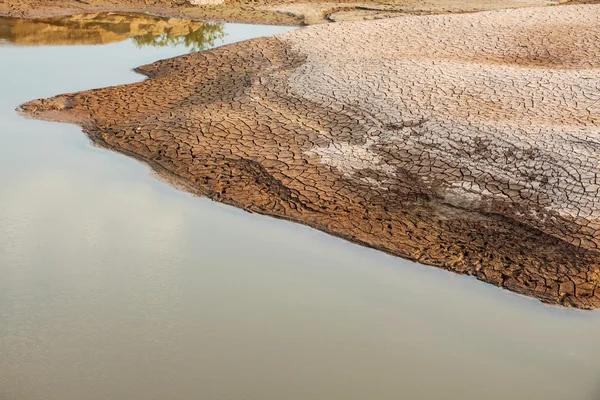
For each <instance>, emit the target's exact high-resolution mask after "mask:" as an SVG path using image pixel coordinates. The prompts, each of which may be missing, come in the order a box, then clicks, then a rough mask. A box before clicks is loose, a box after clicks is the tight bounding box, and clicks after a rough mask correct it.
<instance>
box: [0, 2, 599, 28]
mask: <svg viewBox="0 0 600 400" xmlns="http://www.w3.org/2000/svg"><path fill="white" fill-rule="evenodd" d="M568 1H569V0H485V1H484V0H429V1H423V0H347V1H345V2H330V1H327V0H302V1H294V0H52V1H48V0H0V16H8V17H21V18H41V17H55V16H65V15H73V14H82V13H98V12H116V11H119V12H143V13H152V14H156V15H160V16H165V17H177V18H189V19H194V20H202V21H229V22H247V23H262V24H273V25H312V24H322V23H326V22H331V21H342V20H362V19H378V18H390V17H397V16H402V15H406V14H417V15H418V14H439V13H461V12H475V11H486V10H499V9H507V8H519V7H537V6H553V5H560V4H564V3H566V2H568ZM572 1H573V0H572ZM576 1H578V2H581V3H590V2H591V3H593V2H596V1H597V0H576ZM194 4H198V5H194Z"/></svg>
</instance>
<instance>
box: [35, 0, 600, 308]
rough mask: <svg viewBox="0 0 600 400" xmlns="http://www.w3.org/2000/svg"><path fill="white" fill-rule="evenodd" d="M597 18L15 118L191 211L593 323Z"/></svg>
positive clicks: (200, 63) (264, 46) (353, 43)
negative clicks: (482, 284) (234, 217)
mask: <svg viewBox="0 0 600 400" xmlns="http://www.w3.org/2000/svg"><path fill="white" fill-rule="evenodd" d="M599 11H600V8H598V6H567V7H560V8H536V9H522V10H512V11H502V12H489V13H487V12H486V13H478V14H466V15H440V16H421V17H402V18H395V19H389V20H382V21H377V22H358V23H347V24H334V25H327V26H316V27H310V28H306V29H302V30H298V31H294V32H290V33H287V34H284V35H280V36H278V37H275V38H268V39H265V38H263V39H255V40H251V41H247V42H243V43H238V44H235V45H231V46H226V47H222V48H218V49H215V50H211V51H208V52H202V53H196V54H191V55H188V56H184V57H180V58H176V59H171V60H164V61H160V62H157V63H154V64H151V65H147V66H144V67H141V68H140V69H139V70H140V72H142V73H144V74H146V75H148V76H149V77H150V79H149V80H147V81H145V82H141V83H137V84H133V85H126V86H119V87H112V88H106V89H99V90H92V91H87V92H81V93H77V94H69V95H63V96H58V97H57V98H54V99H51V100H39V101H34V102H31V103H29V104H27V105H25V106H24V107H23V110H24V112H25V113H27V114H28V115H31V116H36V117H38V118H46V119H58V120H62V121H69V122H75V123H78V124H80V125H82V126H83V127H84V130H85V131H86V132H88V134H89V135H90V137H91V138H92V139H93V140H94V141H95V142H97V143H100V144H102V145H104V146H106V147H108V148H111V149H114V150H117V151H120V152H123V153H125V154H129V155H132V156H135V157H137V158H140V159H142V160H145V161H147V162H148V163H150V164H151V165H152V166H153V167H154V168H156V169H157V170H158V171H159V172H161V173H163V174H168V175H169V176H171V177H172V178H173V179H174V180H175V181H176V182H178V183H180V184H184V185H186V188H187V189H188V190H191V191H193V192H196V193H198V194H202V195H205V196H208V197H211V198H213V199H216V200H219V201H223V202H226V203H229V204H234V205H236V206H239V207H243V208H245V209H247V210H249V211H255V212H259V213H264V214H269V215H273V216H277V217H280V218H285V219H289V220H292V221H297V222H301V223H304V224H307V225H310V226H313V227H315V228H317V229H321V230H323V231H326V232H330V233H332V234H335V235H338V236H341V237H344V238H347V239H349V240H352V241H354V242H357V243H361V244H364V245H368V246H372V247H375V248H379V249H381V250H384V251H387V252H389V253H392V254H395V255H398V256H402V257H405V258H409V259H414V260H418V261H420V262H422V263H426V264H430V265H434V266H438V267H442V268H445V269H449V270H452V271H455V272H458V273H462V274H470V275H474V276H476V277H477V278H478V279H480V280H483V281H486V282H490V283H493V284H496V285H499V286H502V287H505V288H507V289H509V290H512V291H515V292H518V293H523V294H526V295H529V296H533V297H536V298H538V299H541V300H542V301H545V302H550V303H557V304H562V305H568V306H576V307H581V308H597V307H600V290H599V285H600V252H599V250H598V247H599V246H600V220H599V217H600V212H599V207H598V206H599V198H600V197H599V196H598V189H599V187H600V186H598V185H599V182H598V180H597V179H598V171H599V162H600V135H599V133H600V131H599V124H600V120H598V119H597V118H598V116H599V111H600V101H599V100H600V88H599V85H600V79H599V78H600V70H599V69H598V67H599V66H600V58H599V57H598V52H599V50H598V49H600V12H599Z"/></svg>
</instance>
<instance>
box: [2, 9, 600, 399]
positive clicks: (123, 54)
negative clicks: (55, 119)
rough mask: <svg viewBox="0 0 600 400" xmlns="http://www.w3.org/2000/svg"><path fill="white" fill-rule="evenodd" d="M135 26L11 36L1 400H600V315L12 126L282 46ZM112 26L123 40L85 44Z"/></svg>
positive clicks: (79, 142)
mask: <svg viewBox="0 0 600 400" xmlns="http://www.w3.org/2000/svg"><path fill="white" fill-rule="evenodd" d="M105 17H106V16H105V15H101V16H97V18H100V19H104V18H105ZM143 18H145V19H144V20H142V22H143V24H146V27H142V28H139V26H140V25H143V24H141V23H139V21H137V22H136V21H135V18H132V20H130V21H129V22H128V24H129V27H127V26H126V24H125V23H121V25H119V27H118V28H114V27H115V26H117V25H110V23H106V21H104V22H102V21H98V20H96V21H95V22H94V23H95V25H89V26H93V27H94V28H93V29H95V30H96V31H95V33H94V34H93V35H91V34H87V33H85V32H88V31H89V30H90V29H92V28H89V29H88V28H87V27H86V24H80V25H77V26H73V25H72V21H71V22H69V23H66V22H65V23H62V24H58V25H59V28H57V29H58V30H55V29H54V28H52V27H50V28H49V27H48V26H43V27H42V28H43V29H41V28H40V27H39V26H38V27H32V26H31V24H30V25H28V28H26V29H24V31H25V32H29V33H28V34H29V35H30V36H29V37H28V39H27V40H25V39H24V38H25V36H23V35H21V34H18V35H17V34H15V33H14V32H15V29H14V28H13V27H14V26H15V24H16V23H15V22H10V24H13V25H10V24H9V23H8V22H6V20H2V21H0V38H2V39H3V41H4V43H5V45H4V46H0V60H1V62H0V143H1V144H2V145H1V146H0V184H1V188H2V189H0V399H2V400H36V399H40V400H41V399H43V400H80V399H86V400H96V399H97V400H106V399H119V400H128V399H132V400H134V399H135V400H139V399H161V400H179V399H181V400H189V399H211V400H212V399H214V400H217V399H218V400H265V399H273V400H281V399H286V400H335V399H339V400H353V399H356V400H366V399H369V400H371V399H372V400H386V399H390V400H398V399H411V400H412V399H427V400H435V399H439V400H449V399H461V400H464V399H473V400H480V399H492V400H495V399H527V400H531V399H544V400H548V399H556V400H566V399H569V400H575V399H589V400H594V399H598V398H600V346H599V345H598V340H599V338H600V313H598V312H582V311H576V310H567V309H559V308H554V307H549V306H545V305H542V304H540V303H538V302H536V301H534V300H531V299H527V298H524V297H520V296H516V295H514V294H511V293H508V292H506V291H502V290H500V289H497V288H495V287H492V286H489V285H485V284H482V283H480V282H477V281H475V280H473V279H469V278H465V277H460V276H456V275H453V274H450V273H447V272H444V271H439V270H435V269H433V268H430V267H423V266H419V265H416V264H414V263H411V262H407V261H404V260H401V259H397V258H393V257H389V256H387V255H385V254H382V253H379V252H376V251H372V250H369V249H364V248H361V247H358V246H355V245H352V244H349V243H347V242H344V241H342V240H338V239H335V238H332V237H329V236H327V235H324V234H322V233H319V232H316V231H314V230H311V229H309V228H305V227H302V226H298V225H294V224H291V223H287V222H283V221H278V220H274V219H271V218H267V217H261V216H256V215H252V214H247V213H245V212H242V211H240V210H237V209H234V208H231V207H228V206H223V205H220V204H217V203H213V202H211V201H208V200H206V199H201V198H195V197H193V196H191V195H189V194H186V193H182V192H179V191H177V190H175V189H173V188H171V187H169V186H168V185H167V184H165V183H162V182H160V181H157V180H156V179H155V178H154V177H153V176H152V175H151V174H150V172H149V170H148V168H146V167H145V166H144V165H142V164H140V163H138V162H136V161H134V160H131V159H128V158H126V157H123V156H120V155H117V154H114V153H111V152H108V151H105V150H101V149H96V148H94V147H92V146H91V145H90V144H89V142H88V141H87V139H86V138H85V136H84V135H83V134H81V132H80V130H79V129H78V128H77V127H74V126H69V125H63V124H54V123H46V122H40V121H32V120H25V119H23V118H21V117H19V116H18V115H17V114H16V113H15V112H14V111H13V110H14V108H15V107H16V106H17V105H19V104H20V103H22V102H25V101H27V100H31V99H34V98H38V97H47V96H52V95H54V94H58V93H62V92H69V91H77V90H83V89H88V88H93V87H101V86H107V85H115V84H120V83H126V82H133V81H137V80H140V79H141V77H140V76H138V75H135V74H134V73H133V72H131V69H132V68H133V67H135V66H138V65H141V64H145V63H148V62H152V61H155V60H157V59H160V58H166V57H171V56H175V55H178V54H182V53H185V52H187V51H189V50H190V49H193V48H204V47H210V46H213V45H219V44H222V43H229V42H232V41H235V40H242V39H246V38H250V37H254V36H258V35H265V34H273V33H277V32H282V31H284V30H286V28H277V27H258V26H244V25H234V24H228V25H212V26H210V27H211V28H210V29H208V28H204V29H208V31H207V32H206V33H198V34H196V37H195V39H194V40H189V41H187V42H186V40H183V39H181V38H182V37H186V36H187V35H189V34H190V33H193V32H197V29H201V27H200V28H197V27H196V28H197V29H195V30H194V27H191V28H190V27H188V28H184V30H183V31H180V32H175V31H174V30H173V29H174V28H173V27H171V28H168V29H167V28H166V27H165V28H164V29H163V30H160V29H158V30H154V28H152V26H153V25H152V24H153V23H151V22H148V21H147V18H149V17H147V16H146V17H143ZM111 23H112V22H111ZM54 24H55V25H57V23H56V22H54ZM136 24H137V25H136ZM156 24H158V22H157V23H156ZM25 25H26V24H25ZM47 25H52V24H47ZM11 26H12V27H11ZM64 26H67V27H68V28H64ZM111 26H112V27H113V28H114V29H113V28H110V27H111ZM134 26H137V27H134ZM107 27H108V28H107ZM38 28H39V29H38ZM111 29H112V32H115V31H116V32H117V33H118V34H119V35H120V36H119V38H122V39H114V40H113V39H111V40H108V39H106V40H104V39H102V40H96V39H94V40H92V41H89V40H88V39H85V40H83V39H82V37H87V38H89V37H91V36H93V37H95V38H98V37H100V38H102V37H104V38H106V37H109V36H110V35H109V34H108V33H106V31H108V32H109V33H110V32H111ZM161 29H162V28H161ZM185 29H187V31H186V30H185ZM44 31H45V33H43V32H44ZM58 31H60V32H61V33H54V34H53V33H49V32H58ZM77 31H80V32H84V34H83V35H82V34H80V33H75V32H77ZM209 31H210V32H212V33H210V32H209ZM7 32H8V33H7ZM31 32H34V34H31ZM186 32H187V33H186ZM88 33H89V32H88ZM11 35H12V36H11ZM53 35H54V36H53ZM86 35H87V36H86ZM103 35H104V36H103ZM140 35H141V36H140ZM211 35H216V36H214V37H212V36H211ZM69 37H71V39H72V40H71V41H70V42H69V40H66V39H65V38H69ZM110 37H112V36H110ZM140 37H145V38H146V39H143V40H142V39H139V38H140ZM207 37H209V39H210V38H212V39H214V40H212V39H210V40H206V38H207ZM57 38H58V39H57ZM132 38H137V39H132ZM2 39H0V40H2ZM211 40H212V43H211ZM105 42H111V43H112V44H109V45H104V46H82V45H81V44H97V43H105ZM142 42H143V43H144V44H140V43H142ZM7 43H12V44H10V45H7ZM69 43H75V44H79V45H78V46H66V45H67V44H69ZM15 44H21V45H30V44H38V45H39V44H44V45H47V44H60V45H61V46H53V47H19V46H15ZM152 44H156V46H152ZM199 73H201V71H199Z"/></svg>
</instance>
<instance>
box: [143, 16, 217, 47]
mask: <svg viewBox="0 0 600 400" xmlns="http://www.w3.org/2000/svg"><path fill="white" fill-rule="evenodd" d="M223 37H225V33H224V32H223V24H221V23H203V24H202V25H201V26H200V27H199V28H197V29H196V30H195V31H192V32H190V33H188V34H187V35H186V34H184V35H181V34H179V35H171V34H170V33H169V32H163V33H160V34H158V35H156V34H153V33H148V34H146V35H142V36H137V37H134V38H132V40H133V42H134V43H135V45H136V46H137V47H139V48H141V47H145V46H153V47H165V46H177V45H185V46H186V47H189V48H191V50H192V51H202V50H206V49H207V48H209V47H213V46H214V44H215V41H217V40H219V39H223Z"/></svg>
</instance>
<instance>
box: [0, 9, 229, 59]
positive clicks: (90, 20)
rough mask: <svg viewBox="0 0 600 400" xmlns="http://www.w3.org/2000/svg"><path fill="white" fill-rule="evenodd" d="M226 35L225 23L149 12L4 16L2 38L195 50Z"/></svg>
mask: <svg viewBox="0 0 600 400" xmlns="http://www.w3.org/2000/svg"><path fill="white" fill-rule="evenodd" d="M1 1H2V0H0V2H1ZM224 36H225V34H224V33H223V25H222V24H214V23H202V22H196V21H189V20H181V19H175V18H162V17H156V16H152V15H145V14H125V13H98V14H85V15H73V16H70V17H65V18H40V19H20V18H3V17H0V41H6V42H9V43H14V44H17V45H20V46H44V45H53V46H59V45H93V44H108V43H116V42H121V41H123V40H127V39H129V38H133V40H134V43H135V44H136V45H137V46H138V47H143V46H175V45H185V46H187V47H188V48H191V49H192V50H204V49H205V48H207V47H210V46H214V44H215V41H217V40H218V39H222V38H223V37H224Z"/></svg>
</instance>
